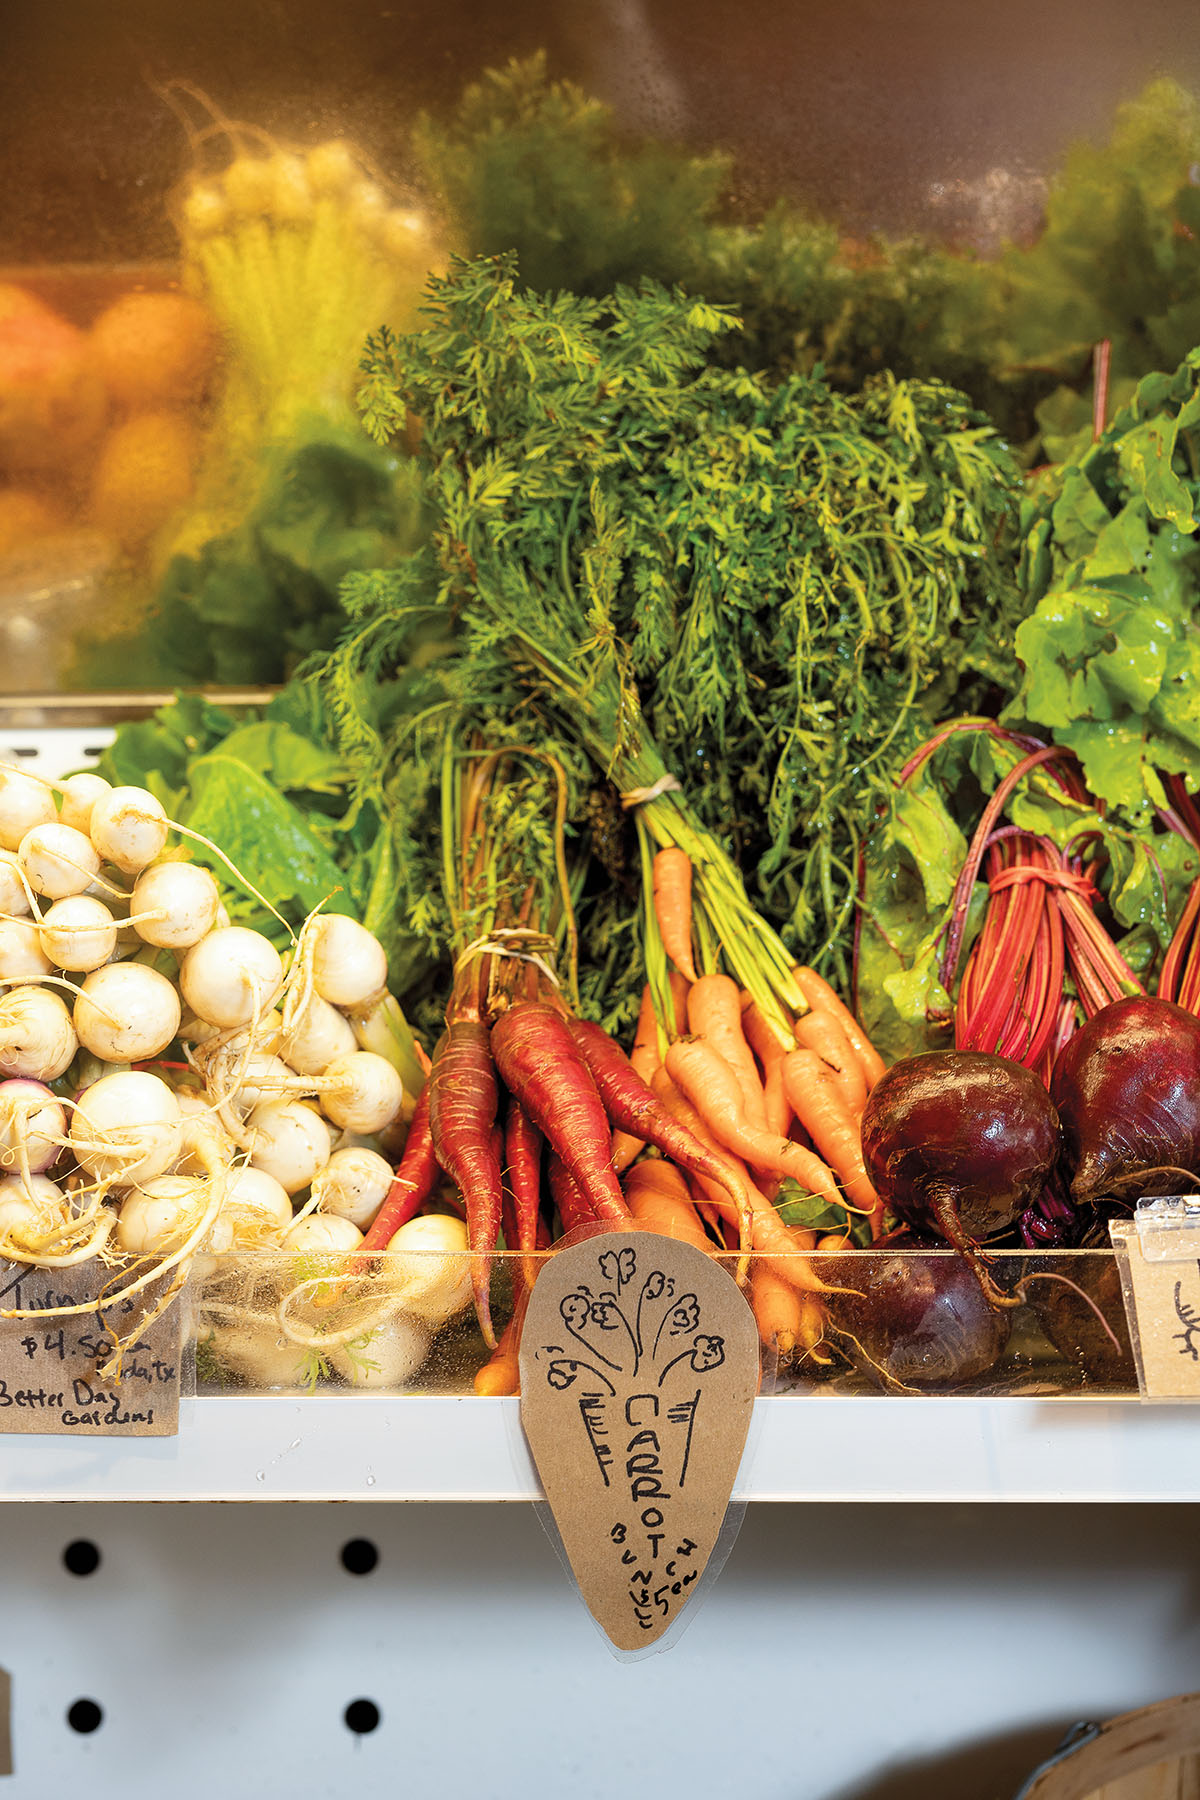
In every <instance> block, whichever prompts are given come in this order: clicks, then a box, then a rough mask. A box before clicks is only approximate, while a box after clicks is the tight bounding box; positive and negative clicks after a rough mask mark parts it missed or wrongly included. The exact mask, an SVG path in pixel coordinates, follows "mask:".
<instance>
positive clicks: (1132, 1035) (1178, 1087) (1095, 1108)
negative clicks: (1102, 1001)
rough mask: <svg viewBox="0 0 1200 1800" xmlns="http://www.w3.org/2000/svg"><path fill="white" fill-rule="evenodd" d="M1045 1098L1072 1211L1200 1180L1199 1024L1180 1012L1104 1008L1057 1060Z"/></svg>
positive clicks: (1160, 1007) (1147, 1006)
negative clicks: (1051, 1108) (1055, 1123)
mask: <svg viewBox="0 0 1200 1800" xmlns="http://www.w3.org/2000/svg"><path fill="white" fill-rule="evenodd" d="M1050 1093H1051V1095H1052V1097H1053V1099H1054V1103H1055V1105H1056V1106H1057V1108H1058V1112H1059V1117H1060V1118H1061V1120H1062V1129H1063V1146H1064V1152H1065V1157H1066V1162H1067V1167H1068V1171H1069V1173H1070V1177H1071V1195H1072V1198H1073V1199H1074V1200H1075V1201H1076V1202H1077V1203H1078V1202H1081V1201H1085V1200H1092V1199H1094V1198H1095V1197H1096V1196H1097V1195H1101V1194H1117V1195H1120V1197H1121V1198H1122V1199H1127V1200H1128V1199H1135V1198H1137V1196H1138V1195H1139V1194H1145V1193H1150V1192H1153V1191H1155V1190H1157V1191H1158V1192H1159V1193H1164V1192H1171V1191H1172V1186H1173V1184H1174V1185H1177V1184H1178V1182H1179V1180H1180V1179H1181V1178H1182V1179H1184V1180H1185V1181H1187V1179H1188V1178H1189V1177H1190V1178H1191V1181H1192V1183H1193V1184H1194V1183H1195V1181H1196V1180H1197V1178H1198V1177H1200V1019H1197V1018H1195V1017H1194V1016H1193V1015H1192V1014H1191V1013H1190V1012H1186V1011H1185V1010H1184V1008H1183V1007H1182V1006H1175V1005H1174V1004H1173V1003H1172V1002H1171V1001H1170V1000H1154V999H1151V998H1150V997H1149V996H1148V995H1144V994H1136V995H1133V996H1132V997H1131V998H1129V999H1127V1000H1114V1001H1113V1003H1112V1004H1111V1006H1105V1007H1102V1008H1101V1010H1100V1011H1099V1012H1098V1013H1096V1014H1095V1015H1094V1017H1092V1018H1090V1019H1089V1020H1088V1021H1087V1023H1086V1024H1085V1025H1083V1026H1082V1027H1081V1028H1080V1030H1079V1031H1077V1032H1076V1033H1075V1035H1074V1037H1072V1038H1070V1039H1069V1040H1068V1041H1067V1043H1066V1044H1065V1045H1064V1047H1063V1049H1062V1050H1061V1051H1060V1053H1059V1056H1058V1060H1057V1062H1056V1063H1055V1065H1054V1073H1053V1075H1052V1076H1051V1078H1050Z"/></svg>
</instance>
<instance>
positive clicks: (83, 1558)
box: [63, 1538, 100, 1575]
mask: <svg viewBox="0 0 1200 1800" xmlns="http://www.w3.org/2000/svg"><path fill="white" fill-rule="evenodd" d="M63 1564H64V1566H65V1567H66V1568H67V1569H68V1570H69V1571H70V1572H71V1574H72V1575H94V1574H95V1573H96V1570H97V1569H98V1568H99V1567H100V1551H99V1549H98V1548H97V1546H96V1545H95V1544H93V1543H92V1541H91V1539H90V1538H76V1539H75V1540H74V1542H73V1543H70V1544H68V1545H67V1547H66V1549H65V1550H64V1551H63Z"/></svg>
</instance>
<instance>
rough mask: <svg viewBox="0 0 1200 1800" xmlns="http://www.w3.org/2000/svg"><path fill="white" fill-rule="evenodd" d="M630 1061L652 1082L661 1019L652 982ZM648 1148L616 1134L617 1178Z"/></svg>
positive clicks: (644, 996) (645, 994)
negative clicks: (651, 990) (656, 1011)
mask: <svg viewBox="0 0 1200 1800" xmlns="http://www.w3.org/2000/svg"><path fill="white" fill-rule="evenodd" d="M629 1061H630V1063H631V1064H632V1066H633V1068H635V1069H636V1070H637V1072H638V1074H639V1075H640V1076H641V1078H642V1080H643V1081H645V1082H649V1080H650V1077H651V1076H652V1075H653V1073H654V1071H655V1069H657V1067H658V1065H659V1061H660V1058H659V1054H658V1015H657V1014H656V1013H655V1011H654V996H653V994H652V993H651V992H650V983H649V982H647V983H646V985H645V987H644V988H643V989H642V1004H641V1009H640V1011H639V1013H638V1022H637V1031H636V1032H635V1034H634V1039H633V1049H632V1050H631V1051H630V1052H629ZM645 1148H646V1146H645V1143H644V1142H643V1140H642V1139H641V1138H637V1137H634V1136H632V1134H631V1133H630V1132H628V1131H614V1132H613V1141H612V1159H613V1168H614V1169H615V1170H616V1171H617V1174H618V1175H623V1174H624V1173H625V1170H626V1169H627V1168H628V1167H629V1165H630V1163H631V1162H633V1160H634V1158H635V1157H637V1156H640V1155H641V1153H642V1151H643V1150H644V1149H645Z"/></svg>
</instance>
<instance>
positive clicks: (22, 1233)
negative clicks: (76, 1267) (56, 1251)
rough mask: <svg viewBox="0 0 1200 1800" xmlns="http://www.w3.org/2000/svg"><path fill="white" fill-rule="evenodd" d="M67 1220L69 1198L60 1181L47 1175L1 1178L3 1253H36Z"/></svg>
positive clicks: (0, 1236)
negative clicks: (59, 1184)
mask: <svg viewBox="0 0 1200 1800" xmlns="http://www.w3.org/2000/svg"><path fill="white" fill-rule="evenodd" d="M67 1222H68V1214H67V1197H66V1195H65V1194H64V1193H63V1191H62V1189H61V1188H60V1187H59V1186H58V1184H57V1182H54V1181H51V1180H50V1179H49V1178H48V1177H47V1176H45V1175H34V1176H33V1177H31V1179H30V1180H29V1181H28V1182H25V1181H23V1180H20V1179H18V1178H15V1177H12V1176H9V1177H8V1178H7V1179H6V1180H4V1181H0V1255H5V1256H13V1257H14V1258H15V1259H16V1260H25V1259H26V1258H27V1257H29V1256H35V1255H37V1253H38V1252H39V1251H40V1250H41V1248H42V1246H43V1245H44V1244H46V1243H47V1242H48V1241H51V1240H53V1239H55V1238H57V1237H59V1236H60V1235H61V1234H62V1231H63V1228H64V1226H65V1225H66V1224H67Z"/></svg>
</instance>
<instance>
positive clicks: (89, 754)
mask: <svg viewBox="0 0 1200 1800" xmlns="http://www.w3.org/2000/svg"><path fill="white" fill-rule="evenodd" d="M107 749H108V742H107V740H106V741H105V742H104V743H103V744H85V745H84V746H83V755H84V756H85V757H86V758H88V760H89V761H92V762H99V760H100V758H101V757H102V756H103V755H104V752H105V751H106V750H107ZM68 841H69V840H68Z"/></svg>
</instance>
